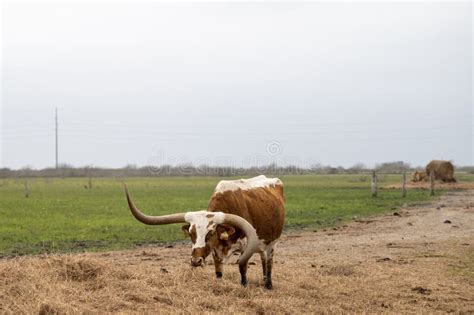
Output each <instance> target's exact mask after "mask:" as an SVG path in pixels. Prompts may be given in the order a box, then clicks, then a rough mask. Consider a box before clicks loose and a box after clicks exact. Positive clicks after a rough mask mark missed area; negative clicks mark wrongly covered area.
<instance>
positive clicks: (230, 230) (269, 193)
mask: <svg viewBox="0 0 474 315" xmlns="http://www.w3.org/2000/svg"><path fill="white" fill-rule="evenodd" d="M125 193H126V196H127V201H128V205H129V208H130V211H131V212H132V214H133V215H134V216H135V218H136V219H137V220H138V221H140V222H142V223H145V224H150V225H161V224H171V223H186V224H185V225H184V226H183V227H182V229H183V231H184V232H185V233H186V234H187V235H189V236H190V238H191V241H192V243H193V247H192V255H191V266H193V267H198V266H204V264H205V260H206V257H208V256H209V255H210V254H211V253H212V257H213V259H214V266H215V272H216V277H217V278H222V273H223V264H224V263H226V262H227V261H228V259H229V258H230V257H231V256H232V254H233V253H236V252H240V253H241V256H240V257H239V260H238V264H239V271H240V276H241V284H242V285H243V286H246V285H247V267H248V261H249V259H250V257H251V256H252V255H253V254H254V253H259V254H260V257H261V261H262V269H263V279H264V282H265V287H266V288H267V289H271V288H272V265H273V248H274V246H275V244H276V242H277V241H278V238H279V237H280V235H281V232H282V230H283V224H284V219H285V208H284V203H285V197H284V194H283V183H282V182H281V180H279V179H278V178H267V177H265V176H264V175H260V176H257V177H254V178H250V179H240V180H223V181H220V182H219V183H218V184H217V186H216V188H215V190H214V193H213V194H212V196H211V199H210V201H209V205H208V207H207V210H202V211H192V212H186V213H176V214H170V215H163V216H149V215H145V214H143V213H142V212H141V211H140V210H139V209H138V208H137V207H136V206H135V205H134V203H133V201H132V198H131V197H130V194H129V192H128V190H127V187H126V186H125Z"/></svg>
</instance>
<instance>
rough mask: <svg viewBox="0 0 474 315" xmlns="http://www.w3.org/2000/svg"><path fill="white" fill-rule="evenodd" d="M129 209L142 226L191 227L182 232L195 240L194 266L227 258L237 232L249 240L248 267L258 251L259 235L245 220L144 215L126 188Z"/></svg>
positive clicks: (244, 259)
mask: <svg viewBox="0 0 474 315" xmlns="http://www.w3.org/2000/svg"><path fill="white" fill-rule="evenodd" d="M125 194H126V195H127V201H128V206H129V208H130V211H131V212H132V214H133V216H134V217H135V218H136V219H137V220H138V221H140V222H142V223H145V224H149V225H163V224H171V223H187V224H185V225H184V226H183V227H182V229H183V231H184V232H185V233H186V234H187V235H189V236H190V237H191V240H192V242H193V251H192V257H191V265H192V266H194V267H198V266H203V265H204V262H205V259H206V257H207V256H209V254H210V253H211V252H214V253H215V254H216V255H217V257H218V258H222V257H223V256H225V255H226V254H227V253H228V251H229V250H230V249H231V247H232V245H233V244H234V243H235V242H236V240H237V239H238V238H239V236H238V234H239V233H237V231H242V233H243V234H244V235H245V236H246V237H247V246H246V248H245V251H244V252H243V253H242V255H241V256H240V259H239V263H240V264H245V263H247V261H248V260H249V259H250V257H251V256H252V254H253V253H254V252H256V251H257V249H258V238H257V233H256V231H255V229H254V228H253V226H252V225H251V224H250V223H249V222H248V221H247V220H245V219H243V218H242V217H239V216H237V215H233V214H229V213H223V212H208V211H205V210H203V211H192V212H186V213H176V214H170V215H162V216H149V215H146V214H143V213H142V212H141V211H140V210H139V209H138V208H137V207H136V206H135V205H134V203H133V201H132V198H131V197H130V194H129V193H128V190H127V187H126V186H125Z"/></svg>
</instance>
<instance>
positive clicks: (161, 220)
mask: <svg viewBox="0 0 474 315" xmlns="http://www.w3.org/2000/svg"><path fill="white" fill-rule="evenodd" d="M123 186H124V188H125V194H126V195H127V201H128V207H129V208H130V211H131V212H132V214H133V216H134V217H135V218H136V219H137V220H138V221H140V222H142V223H145V224H149V225H160V224H171V223H184V222H186V221H185V220H184V213H176V214H169V215H161V216H151V215H146V214H144V213H142V212H141V211H140V210H139V209H138V208H137V207H135V205H134V204H133V201H132V197H130V194H129V193H128V189H127V185H125V184H123Z"/></svg>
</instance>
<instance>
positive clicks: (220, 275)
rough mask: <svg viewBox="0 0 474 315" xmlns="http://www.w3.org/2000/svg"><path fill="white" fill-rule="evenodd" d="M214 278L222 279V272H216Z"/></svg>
mask: <svg viewBox="0 0 474 315" xmlns="http://www.w3.org/2000/svg"><path fill="white" fill-rule="evenodd" d="M216 278H217V279H220V278H222V272H220V271H216Z"/></svg>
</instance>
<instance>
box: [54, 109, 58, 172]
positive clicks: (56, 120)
mask: <svg viewBox="0 0 474 315" xmlns="http://www.w3.org/2000/svg"><path fill="white" fill-rule="evenodd" d="M55 122H56V169H58V108H57V107H56V116H55Z"/></svg>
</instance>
